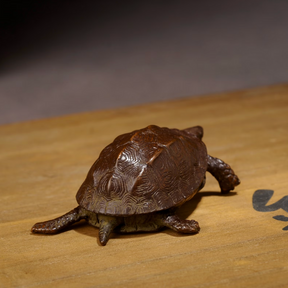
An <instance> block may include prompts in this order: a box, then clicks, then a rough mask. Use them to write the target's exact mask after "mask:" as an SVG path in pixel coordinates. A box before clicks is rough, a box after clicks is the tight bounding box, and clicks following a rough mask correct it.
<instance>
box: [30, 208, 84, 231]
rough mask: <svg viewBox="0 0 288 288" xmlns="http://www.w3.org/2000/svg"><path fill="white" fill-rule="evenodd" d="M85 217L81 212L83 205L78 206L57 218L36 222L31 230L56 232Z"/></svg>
mask: <svg viewBox="0 0 288 288" xmlns="http://www.w3.org/2000/svg"><path fill="white" fill-rule="evenodd" d="M83 218H85V217H84V216H83V215H82V213H81V207H79V206H78V207H77V208H75V209H73V210H71V211H70V212H68V213H66V214H64V215H62V216H60V217H58V218H56V219H53V220H49V221H45V222H39V223H36V224H35V225H34V226H33V227H32V229H31V232H33V233H43V234H56V233H58V232H60V231H61V230H63V229H65V228H67V227H68V226H70V225H72V224H73V223H76V222H78V221H80V220H81V219H83Z"/></svg>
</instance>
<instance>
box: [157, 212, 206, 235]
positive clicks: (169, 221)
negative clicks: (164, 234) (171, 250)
mask: <svg viewBox="0 0 288 288" xmlns="http://www.w3.org/2000/svg"><path fill="white" fill-rule="evenodd" d="M161 220H162V221H161V222H162V225H163V226H165V227H168V228H171V229H172V230H174V231H177V232H179V233H184V234H195V233H198V232H199V231H200V226H199V224H198V222H197V221H195V220H183V219H181V218H180V217H179V216H177V215H169V216H167V217H166V218H162V219H161Z"/></svg>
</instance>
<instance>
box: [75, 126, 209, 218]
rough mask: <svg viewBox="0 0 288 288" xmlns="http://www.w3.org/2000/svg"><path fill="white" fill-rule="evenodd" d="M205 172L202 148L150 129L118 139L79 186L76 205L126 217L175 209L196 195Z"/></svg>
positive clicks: (183, 136) (173, 132) (193, 140)
mask: <svg viewBox="0 0 288 288" xmlns="http://www.w3.org/2000/svg"><path fill="white" fill-rule="evenodd" d="M206 169H207V152H206V147H205V145H204V143H203V142H202V141H201V140H200V139H198V138H197V137H193V136H191V135H190V136H189V135H188V134H187V133H185V132H184V131H180V130H177V129H168V128H159V127H157V126H152V125H151V126H148V127H146V128H144V129H141V130H137V131H133V132H131V133H127V134H123V135H120V136H118V137H117V138H116V139H115V140H114V141H113V143H111V144H110V145H108V146H107V147H106V148H105V149H104V150H103V151H102V152H101V154H100V156H99V158H98V160H97V161H96V162H95V163H94V164H93V166H92V167H91V169H90V171H89V172H88V175H87V178H86V180H85V181H84V183H83V184H82V186H81V187H80V189H79V191H78V193H77V195H76V199H77V201H78V203H79V205H80V206H82V207H84V208H85V209H87V210H89V211H93V212H96V213H101V214H108V215H117V216H120V215H122V216H128V215H133V214H144V213H150V212H154V211H159V210H164V209H168V208H170V207H173V206H178V205H181V204H182V203H184V202H185V201H187V200H189V199H190V198H192V197H193V195H194V194H195V193H196V192H197V191H198V189H199V187H200V185H201V183H202V181H203V178H204V176H205V172H206Z"/></svg>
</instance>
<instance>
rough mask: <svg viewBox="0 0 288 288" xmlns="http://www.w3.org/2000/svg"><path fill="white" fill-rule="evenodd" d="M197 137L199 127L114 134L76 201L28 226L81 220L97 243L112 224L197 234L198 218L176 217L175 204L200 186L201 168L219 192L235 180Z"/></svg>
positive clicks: (39, 229) (45, 228)
mask: <svg viewBox="0 0 288 288" xmlns="http://www.w3.org/2000/svg"><path fill="white" fill-rule="evenodd" d="M202 136H203V129H202V127H200V126H196V127H192V128H187V129H184V130H178V129H169V128H160V127H158V126H155V125H150V126H148V127H146V128H144V129H140V130H136V131H133V132H131V133H126V134H123V135H120V136H118V137H117V138H116V139H115V140H114V141H113V142H112V143H111V144H110V145H108V146H107V147H106V148H104V150H103V151H102V152H101V153H100V156H99V158H98V159H97V160H96V162H95V163H94V164H93V165H92V167H91V168H90V170H89V172H88V175H87V177H86V179H85V181H84V183H83V184H82V185H81V187H80V188H79V190H78V192H77V195H76V199H77V202H78V204H79V206H78V207H77V208H75V209H73V210H72V211H70V212H68V213H67V214H65V215H63V216H60V217H58V218H56V219H53V220H50V221H45V222H40V223H36V224H35V225H34V226H33V227H32V229H31V231H32V232H34V233H44V234H54V233H58V232H60V231H61V230H63V229H65V228H67V227H68V226H70V225H72V224H73V223H75V222H78V221H80V220H81V219H86V220H87V221H88V222H89V223H90V224H92V225H93V226H96V227H99V240H100V243H101V245H106V243H107V241H108V240H109V236H110V234H111V232H112V231H114V230H115V229H116V230H118V231H120V232H123V233H129V232H138V231H157V230H159V229H161V228H163V227H169V228H171V229H173V230H175V231H177V232H180V233H191V234H193V233H197V232H198V231H199V230H200V228H199V225H198V223H197V222H196V221H194V220H184V219H181V218H180V217H179V216H177V215H176V214H175V210H176V209H175V207H178V206H180V205H182V204H183V203H184V202H186V201H188V200H190V199H191V198H192V197H193V196H194V195H195V194H196V193H197V192H198V191H199V190H200V189H202V188H203V187H204V184H205V173H206V171H208V172H210V173H211V174H212V175H213V176H214V177H215V178H216V179H217V180H218V182H219V185H220V188H221V192H222V193H228V192H229V191H230V190H233V189H234V187H235V186H237V185H238V184H240V181H239V179H238V177H237V176H236V175H235V173H234V171H233V170H232V169H231V167H230V166H229V165H228V164H226V163H225V162H223V161H222V160H220V159H218V158H214V157H212V156H210V155H208V154H207V150H206V146H205V144H204V143H203V142H202V140H201V139H202Z"/></svg>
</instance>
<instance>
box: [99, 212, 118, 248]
mask: <svg viewBox="0 0 288 288" xmlns="http://www.w3.org/2000/svg"><path fill="white" fill-rule="evenodd" d="M98 217H99V241H100V244H101V245H102V246H105V245H106V244H107V242H108V240H109V238H110V235H111V233H112V232H113V230H114V229H115V228H116V227H117V226H119V225H120V224H122V223H123V220H122V218H121V217H113V216H108V215H99V216H98Z"/></svg>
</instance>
